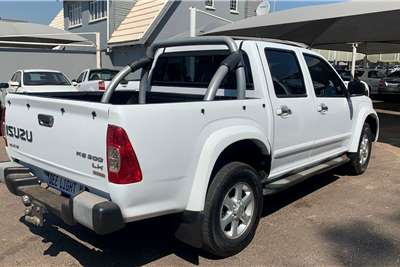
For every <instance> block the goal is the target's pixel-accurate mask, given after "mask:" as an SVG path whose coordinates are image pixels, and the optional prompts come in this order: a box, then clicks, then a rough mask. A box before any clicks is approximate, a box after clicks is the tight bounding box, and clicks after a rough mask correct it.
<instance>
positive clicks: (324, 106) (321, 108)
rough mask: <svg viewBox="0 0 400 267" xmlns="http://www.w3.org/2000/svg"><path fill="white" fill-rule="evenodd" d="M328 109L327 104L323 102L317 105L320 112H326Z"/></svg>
mask: <svg viewBox="0 0 400 267" xmlns="http://www.w3.org/2000/svg"><path fill="white" fill-rule="evenodd" d="M328 110H329V108H328V106H327V105H325V104H324V103H321V104H319V106H318V112H320V113H326V112H327V111H328Z"/></svg>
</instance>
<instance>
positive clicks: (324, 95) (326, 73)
mask: <svg viewBox="0 0 400 267" xmlns="http://www.w3.org/2000/svg"><path fill="white" fill-rule="evenodd" d="M303 55H304V60H305V64H306V65H307V68H308V73H306V75H307V77H309V78H308V79H307V80H308V81H310V82H309V83H308V84H307V86H308V87H309V88H310V91H312V93H313V94H314V95H315V97H316V103H315V104H314V106H313V107H312V110H313V114H314V116H316V117H317V121H316V124H315V125H316V126H317V129H316V130H315V149H314V150H313V157H317V158H326V157H329V156H334V155H336V154H339V153H343V152H344V151H346V150H347V147H348V142H349V140H350V138H351V135H352V112H351V99H348V98H347V97H346V92H345V91H346V88H345V85H344V84H343V82H342V80H341V79H340V77H339V76H338V75H337V73H336V72H335V71H334V69H333V68H332V66H331V65H330V64H329V63H328V62H326V61H325V60H324V59H323V58H321V57H319V56H317V55H314V54H308V53H304V54H303Z"/></svg>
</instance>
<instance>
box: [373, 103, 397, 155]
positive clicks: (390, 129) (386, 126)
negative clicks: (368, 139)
mask: <svg viewBox="0 0 400 267" xmlns="http://www.w3.org/2000/svg"><path fill="white" fill-rule="evenodd" d="M399 106H400V104H399ZM378 116H379V124H380V129H379V142H382V143H387V144H390V145H393V146H396V147H400V115H391V114H384V113H378Z"/></svg>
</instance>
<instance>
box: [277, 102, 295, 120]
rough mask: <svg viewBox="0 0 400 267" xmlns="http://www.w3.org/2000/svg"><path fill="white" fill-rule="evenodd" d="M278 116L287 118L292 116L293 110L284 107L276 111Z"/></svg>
mask: <svg viewBox="0 0 400 267" xmlns="http://www.w3.org/2000/svg"><path fill="white" fill-rule="evenodd" d="M276 115H278V116H281V117H287V116H289V115H292V110H291V109H290V108H289V107H288V106H286V105H283V106H280V108H278V109H277V110H276Z"/></svg>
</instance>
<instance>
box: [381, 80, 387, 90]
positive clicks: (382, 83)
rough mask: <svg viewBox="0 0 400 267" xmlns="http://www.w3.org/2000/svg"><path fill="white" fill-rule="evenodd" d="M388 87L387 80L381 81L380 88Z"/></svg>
mask: <svg viewBox="0 0 400 267" xmlns="http://www.w3.org/2000/svg"><path fill="white" fill-rule="evenodd" d="M385 87H386V82H385V81H384V80H380V81H379V89H384V88H385Z"/></svg>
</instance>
